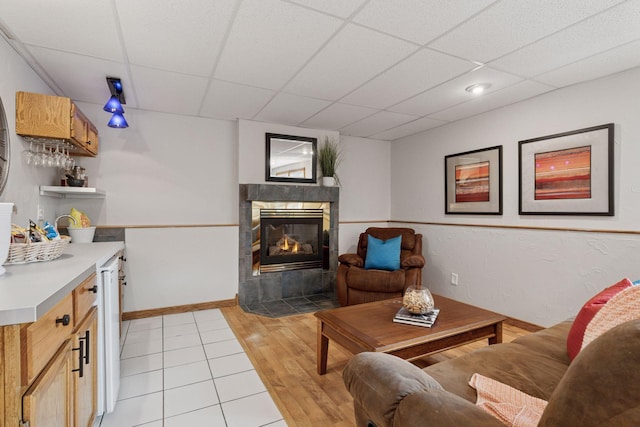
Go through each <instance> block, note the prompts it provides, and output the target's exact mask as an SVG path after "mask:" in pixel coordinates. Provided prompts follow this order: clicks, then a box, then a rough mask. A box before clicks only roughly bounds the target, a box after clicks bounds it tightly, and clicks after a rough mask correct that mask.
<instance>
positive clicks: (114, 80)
mask: <svg viewBox="0 0 640 427" xmlns="http://www.w3.org/2000/svg"><path fill="white" fill-rule="evenodd" d="M107 85H108V86H109V92H111V98H109V100H108V101H107V103H106V104H105V105H104V107H103V110H104V111H106V112H108V113H113V116H111V120H109V123H107V126H109V127H112V128H120V129H123V128H127V127H129V124H128V123H127V121H126V120H125V118H124V108H123V107H122V104H126V103H127V102H126V101H125V99H124V93H123V92H122V82H121V81H120V79H119V78H118V77H107Z"/></svg>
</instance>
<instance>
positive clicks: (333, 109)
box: [302, 103, 378, 130]
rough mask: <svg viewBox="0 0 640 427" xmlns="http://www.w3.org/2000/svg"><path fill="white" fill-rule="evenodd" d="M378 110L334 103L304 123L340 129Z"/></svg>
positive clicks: (317, 126) (313, 126) (308, 125)
mask: <svg viewBox="0 0 640 427" xmlns="http://www.w3.org/2000/svg"><path fill="white" fill-rule="evenodd" d="M376 111H378V110H374V109H372V108H365V107H358V106H355V105H348V104H339V103H336V104H333V105H330V106H329V107H328V108H327V109H325V110H322V111H320V112H319V113H318V114H316V115H315V116H313V117H311V118H309V119H307V120H305V121H304V122H303V123H302V125H303V126H306V127H312V128H316V129H331V130H336V129H340V128H341V127H343V126H346V125H348V124H349V123H353V122H355V121H358V120H360V119H362V118H364V117H367V116H370V115H372V114H374V113H375V112H376Z"/></svg>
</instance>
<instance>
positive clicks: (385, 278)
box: [336, 227, 425, 306]
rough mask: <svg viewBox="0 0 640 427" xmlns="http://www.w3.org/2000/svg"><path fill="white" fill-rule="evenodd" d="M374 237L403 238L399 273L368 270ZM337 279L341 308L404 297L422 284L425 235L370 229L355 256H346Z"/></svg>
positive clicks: (405, 230) (342, 259)
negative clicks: (367, 264) (366, 267)
mask: <svg viewBox="0 0 640 427" xmlns="http://www.w3.org/2000/svg"><path fill="white" fill-rule="evenodd" d="M368 235H371V236H373V237H375V238H377V239H381V240H388V239H390V238H393V237H396V236H399V235H402V243H401V246H400V269H399V270H395V271H386V270H373V269H370V270H365V269H364V265H365V260H366V258H367V239H368V237H367V236H368ZM338 261H339V262H340V265H339V266H338V274H337V277H336V291H337V294H338V301H339V302H340V305H342V306H345V305H354V304H362V303H365V302H371V301H378V300H381V299H387V298H393V297H400V296H402V295H403V293H404V290H405V289H406V288H407V287H408V286H410V285H414V286H420V285H421V284H422V267H424V263H425V260H424V257H423V256H422V234H416V233H415V231H414V230H413V229H411V228H378V227H369V228H367V230H366V231H365V232H364V233H361V234H360V239H359V240H358V249H357V253H355V254H342V255H340V256H339V257H338Z"/></svg>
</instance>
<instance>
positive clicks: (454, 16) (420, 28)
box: [353, 0, 495, 44]
mask: <svg viewBox="0 0 640 427" xmlns="http://www.w3.org/2000/svg"><path fill="white" fill-rule="evenodd" d="M494 1H495V0H474V1H447V2H444V1H442V0H392V1H390V0H372V1H371V2H369V4H367V5H366V6H365V7H364V8H363V9H362V10H361V11H360V12H359V13H358V14H357V15H356V16H355V18H354V19H353V21H354V22H357V23H360V24H363V25H366V26H368V27H371V28H375V29H377V30H380V31H383V32H385V33H388V34H393V35H395V36H397V37H401V38H403V39H406V40H410V41H412V42H415V43H418V44H425V43H427V42H429V41H431V40H433V39H434V38H436V37H438V36H439V35H441V34H443V33H444V32H446V31H448V30H449V29H451V28H453V27H454V26H456V25H458V24H460V23H461V22H463V21H464V20H465V19H468V18H469V17H470V16H472V15H473V14H475V13H477V12H479V11H480V10H482V9H483V8H485V7H487V6H488V5H490V4H491V3H493V2H494Z"/></svg>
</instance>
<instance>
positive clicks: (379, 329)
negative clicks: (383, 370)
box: [315, 295, 506, 375]
mask: <svg viewBox="0 0 640 427" xmlns="http://www.w3.org/2000/svg"><path fill="white" fill-rule="evenodd" d="M433 298H434V301H435V306H436V307H437V308H439V309H440V314H439V315H438V319H437V320H436V323H435V324H434V325H433V326H432V327H431V328H425V327H422V326H412V325H404V324H401V323H394V322H393V316H394V315H395V314H396V312H397V311H398V309H400V307H401V306H402V300H401V299H399V298H394V299H388V300H383V301H376V302H371V303H367V304H358V305H351V306H347V307H340V308H334V309H331V310H323V311H319V312H316V313H315V316H316V317H317V318H318V374H320V375H324V374H325V373H326V372H327V353H328V351H329V340H332V341H334V342H336V343H338V344H340V346H342V347H344V348H345V349H347V350H349V351H350V352H352V353H353V354H356V353H360V352H363V351H375V352H383V353H389V354H393V355H394V356H398V357H401V358H403V359H407V360H409V359H415V358H417V357H420V356H426V355H429V354H433V353H438V352H440V351H444V350H448V349H450V348H453V347H458V346H461V345H464V344H469V343H471V342H474V341H479V340H482V339H488V340H489V344H497V343H501V342H502V321H503V320H505V319H506V318H505V317H504V316H502V315H500V314H497V313H494V312H491V311H488V310H483V309H481V308H479V307H474V306H472V305H469V304H464V303H461V302H458V301H454V300H452V299H449V298H445V297H442V296H439V295H433Z"/></svg>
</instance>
